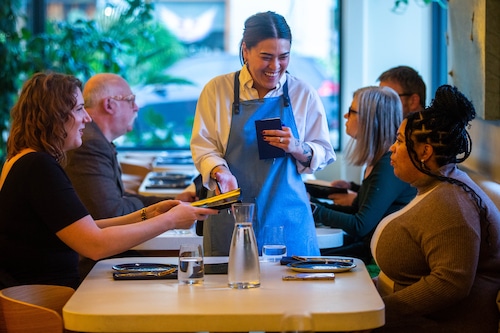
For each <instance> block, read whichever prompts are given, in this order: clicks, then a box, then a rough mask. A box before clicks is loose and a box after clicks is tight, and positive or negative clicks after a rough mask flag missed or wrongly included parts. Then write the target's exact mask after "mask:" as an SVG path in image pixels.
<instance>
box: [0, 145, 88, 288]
mask: <svg viewBox="0 0 500 333" xmlns="http://www.w3.org/2000/svg"><path fill="white" fill-rule="evenodd" d="M0 212H1V214H0V273H1V274H2V275H3V276H4V278H5V279H9V278H10V280H11V283H15V284H35V283H42V284H55V285H65V286H70V287H76V286H77V284H78V281H79V274H78V254H77V253H76V252H75V251H74V250H72V249H71V248H69V247H68V246H67V245H66V244H64V243H63V242H62V241H61V240H60V239H59V238H58V237H57V236H56V235H55V233H56V232H58V231H59V230H61V229H63V228H65V227H66V226H68V225H70V224H72V223H73V222H75V221H77V220H79V219H81V218H83V217H84V216H86V215H88V214H89V213H88V211H87V209H86V208H85V206H84V205H83V204H82V202H81V201H80V199H79V198H78V196H77V194H76V192H75V190H74V188H73V186H72V184H71V182H70V180H69V179H68V177H67V175H66V173H65V172H64V170H63V169H62V167H61V166H60V165H59V163H57V161H56V160H55V159H54V158H53V157H52V156H50V155H49V154H47V153H28V154H26V155H25V156H23V157H21V158H20V159H19V160H18V161H16V162H15V163H14V164H13V166H12V168H11V170H10V172H9V174H8V175H7V177H6V179H5V181H4V184H3V187H2V189H1V190H0ZM1 282H2V281H0V285H1V284H2V283H1ZM5 284H7V283H5V282H4V285H5Z"/></svg>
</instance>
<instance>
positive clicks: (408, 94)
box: [398, 93, 413, 97]
mask: <svg viewBox="0 0 500 333" xmlns="http://www.w3.org/2000/svg"><path fill="white" fill-rule="evenodd" d="M398 95H399V97H403V96H411V95H413V93H402V94H398Z"/></svg>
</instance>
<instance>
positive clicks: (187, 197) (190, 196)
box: [175, 191, 197, 202]
mask: <svg viewBox="0 0 500 333" xmlns="http://www.w3.org/2000/svg"><path fill="white" fill-rule="evenodd" d="M175 200H180V201H184V202H194V201H196V200H197V198H196V192H194V191H184V192H181V193H179V194H177V195H176V196H175Z"/></svg>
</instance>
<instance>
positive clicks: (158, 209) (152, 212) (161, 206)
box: [146, 200, 181, 218]
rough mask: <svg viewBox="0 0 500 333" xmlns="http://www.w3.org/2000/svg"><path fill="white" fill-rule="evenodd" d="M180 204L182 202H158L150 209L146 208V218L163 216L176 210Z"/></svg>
mask: <svg viewBox="0 0 500 333" xmlns="http://www.w3.org/2000/svg"><path fill="white" fill-rule="evenodd" d="M180 203H181V201H180V200H163V201H160V202H157V203H155V204H153V205H151V206H149V207H146V216H147V217H148V218H151V217H155V216H158V215H161V214H163V213H166V212H168V211H169V210H170V209H172V208H174V207H175V206H177V205H178V204H180Z"/></svg>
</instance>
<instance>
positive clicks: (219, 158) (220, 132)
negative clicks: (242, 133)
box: [191, 66, 336, 189]
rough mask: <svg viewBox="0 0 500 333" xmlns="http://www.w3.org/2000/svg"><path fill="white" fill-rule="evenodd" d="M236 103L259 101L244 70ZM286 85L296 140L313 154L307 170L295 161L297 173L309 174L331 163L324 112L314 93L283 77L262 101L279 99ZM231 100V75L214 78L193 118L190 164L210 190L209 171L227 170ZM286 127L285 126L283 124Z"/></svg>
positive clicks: (312, 89) (232, 91)
mask: <svg viewBox="0 0 500 333" xmlns="http://www.w3.org/2000/svg"><path fill="white" fill-rule="evenodd" d="M239 79H240V100H242V101H247V100H254V99H259V95H258V92H257V90H256V89H254V88H252V86H253V79H252V76H251V75H250V73H249V71H248V69H247V67H246V66H243V68H242V69H241V73H240V77H239ZM286 81H288V94H289V96H290V102H291V105H292V110H293V114H294V117H295V123H296V126H297V131H298V133H299V139H300V141H301V142H305V143H307V144H308V145H309V146H310V147H311V149H312V150H313V156H312V160H311V163H310V165H309V166H308V167H306V166H304V165H302V164H301V163H300V162H299V161H296V165H297V170H298V172H299V173H313V172H315V171H317V170H321V169H322V168H324V167H325V166H326V165H328V164H330V163H332V162H333V161H335V158H336V156H335V151H334V150H333V147H332V145H331V142H330V138H329V131H328V122H327V119H326V114H325V109H324V106H323V104H322V102H321V99H320V97H319V95H318V94H317V92H316V90H314V88H313V87H311V86H310V85H309V84H307V83H306V82H304V81H301V80H299V79H297V78H296V77H294V76H292V75H290V74H285V75H283V76H282V78H281V79H280V82H279V85H278V87H276V89H274V90H271V91H269V92H268V93H267V95H266V96H265V97H264V98H268V97H277V96H281V95H283V84H284V83H285V82H286ZM233 100H234V73H229V74H225V75H221V76H217V77H215V78H213V79H212V80H211V81H209V82H208V83H207V84H206V85H205V87H204V88H203V90H202V92H201V95H200V98H199V99H198V104H197V106H196V114H195V118H194V125H193V133H192V136H191V153H192V155H193V161H194V164H195V166H196V168H197V169H198V171H199V172H200V174H201V175H202V177H203V183H204V185H205V186H207V187H208V188H210V189H213V188H214V184H212V183H211V181H210V171H211V170H212V169H213V168H215V167H216V166H217V165H225V166H228V165H227V163H226V161H225V160H224V155H225V152H226V147H227V143H228V138H229V132H230V129H231V118H232V105H233ZM285 126H286V124H285Z"/></svg>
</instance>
